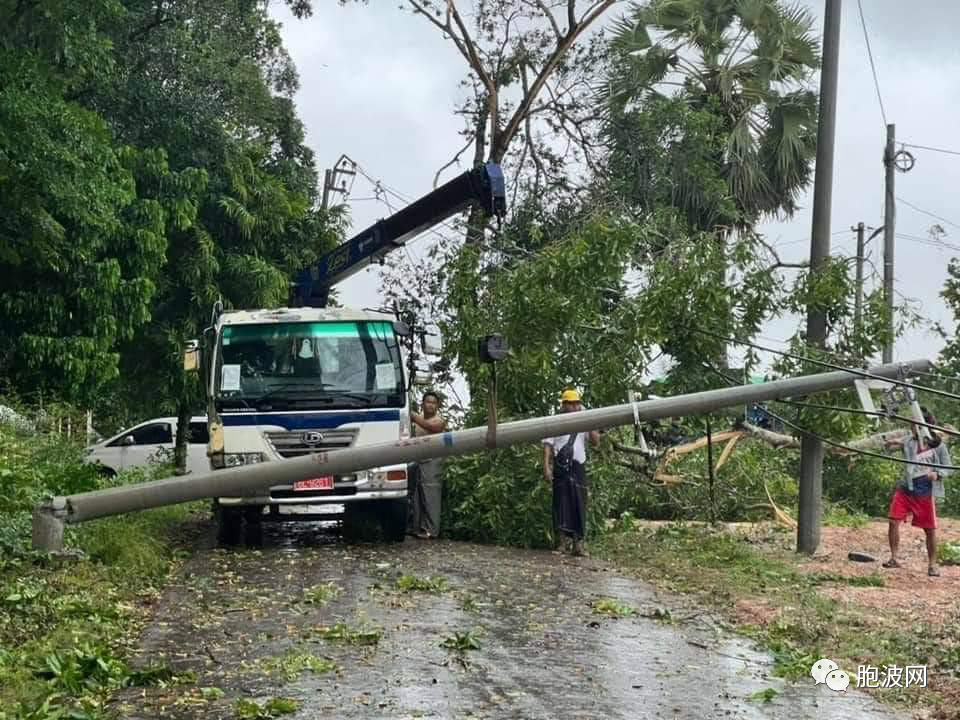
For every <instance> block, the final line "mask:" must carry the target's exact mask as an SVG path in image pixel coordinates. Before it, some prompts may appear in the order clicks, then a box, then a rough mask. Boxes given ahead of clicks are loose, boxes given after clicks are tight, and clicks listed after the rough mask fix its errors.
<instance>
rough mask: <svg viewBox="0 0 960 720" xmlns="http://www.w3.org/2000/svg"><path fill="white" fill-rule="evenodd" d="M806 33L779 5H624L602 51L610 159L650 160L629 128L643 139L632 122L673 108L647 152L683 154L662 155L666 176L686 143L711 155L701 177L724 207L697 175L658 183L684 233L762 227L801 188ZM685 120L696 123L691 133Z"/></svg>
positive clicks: (804, 18)
mask: <svg viewBox="0 0 960 720" xmlns="http://www.w3.org/2000/svg"><path fill="white" fill-rule="evenodd" d="M812 27H813V19H812V17H811V15H810V14H809V12H807V11H806V10H805V9H803V8H802V7H800V6H799V5H787V4H785V3H783V2H780V0H650V2H649V3H648V4H645V5H635V6H633V8H632V9H631V11H629V12H628V13H627V14H626V15H625V16H624V17H622V18H621V19H620V20H619V21H618V22H617V23H616V25H615V27H614V35H613V38H612V40H611V43H610V50H611V63H610V73H609V82H608V85H607V88H606V93H607V96H608V97H607V111H608V116H607V120H608V137H609V138H610V141H611V146H612V151H613V154H614V155H616V154H617V153H620V154H621V156H623V155H624V154H626V156H628V157H629V156H631V154H632V155H633V159H634V160H637V154H638V153H641V154H642V153H644V152H646V151H648V150H650V149H651V146H650V143H649V141H650V140H651V135H650V134H649V133H647V134H646V135H643V137H637V135H636V130H637V129H638V124H639V126H640V127H641V128H643V127H644V126H646V129H647V130H649V122H650V119H649V118H648V117H647V118H643V117H639V116H643V115H648V114H649V113H651V112H654V113H655V112H658V111H659V112H660V113H661V115H662V113H663V110H664V108H665V107H670V106H673V110H674V114H673V115H672V117H673V119H674V121H676V120H677V118H678V115H677V114H676V112H677V111H679V112H681V113H682V114H683V115H685V117H679V119H680V122H675V124H674V125H673V126H672V127H671V128H669V131H668V132H666V131H665V129H664V128H660V129H659V134H654V136H653V139H654V146H655V147H654V148H653V149H654V150H656V151H661V152H662V151H663V150H664V148H666V149H667V151H669V150H670V149H671V148H679V149H681V150H683V151H682V152H680V153H679V154H674V155H673V156H672V157H673V159H672V161H671V162H673V164H674V165H676V164H678V163H680V164H685V163H687V162H688V161H689V151H690V145H691V142H693V143H694V144H698V145H699V147H700V153H701V154H702V153H703V152H708V153H710V155H711V158H710V159H711V162H710V163H709V165H710V167H711V172H709V173H708V175H710V176H712V178H711V179H716V178H717V176H719V178H720V179H722V180H723V183H725V192H724V193H723V194H724V195H725V196H726V198H725V202H717V194H716V191H717V188H716V187H715V183H711V182H706V183H705V182H704V178H703V176H702V174H700V173H696V172H691V171H689V170H688V169H687V170H685V171H681V172H677V168H676V167H674V168H673V171H669V172H668V177H667V178H666V179H665V180H666V182H667V183H669V184H670V185H671V188H672V189H671V193H672V195H673V197H674V198H675V199H676V198H680V199H681V201H680V202H679V206H680V209H681V210H683V211H684V214H686V216H687V218H688V220H689V221H690V222H691V224H692V225H693V227H694V228H695V229H701V230H715V229H717V227H718V226H724V227H726V228H731V229H738V230H749V229H752V228H753V227H754V226H755V225H756V223H757V222H758V220H760V219H761V218H762V217H764V216H769V215H783V216H790V215H791V214H792V213H793V212H794V211H795V210H796V208H797V204H796V203H797V199H798V196H799V195H800V193H801V192H802V191H803V189H804V188H805V186H806V185H807V183H808V181H809V179H810V172H811V163H812V160H813V157H814V152H815V146H816V120H817V95H816V93H815V92H814V91H813V90H811V89H810V80H811V77H812V75H813V72H814V71H815V70H816V69H817V67H818V66H819V62H820V57H819V43H818V41H817V39H816V38H815V37H814V36H813V34H812ZM678 106H680V107H679V108H678ZM705 118H706V120H705ZM689 120H698V122H694V123H693V127H694V129H693V130H690V129H689V128H690V123H688V122H686V121H689ZM654 122H656V120H655V119H654ZM691 133H695V134H696V137H695V138H693V140H692V141H691V137H690V134H691ZM644 140H646V141H647V142H644ZM635 141H636V142H635ZM644 145H646V147H643V146H644ZM723 234H725V233H723Z"/></svg>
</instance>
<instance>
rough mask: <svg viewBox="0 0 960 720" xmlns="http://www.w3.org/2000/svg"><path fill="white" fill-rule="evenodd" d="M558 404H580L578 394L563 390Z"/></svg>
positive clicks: (573, 391)
mask: <svg viewBox="0 0 960 720" xmlns="http://www.w3.org/2000/svg"><path fill="white" fill-rule="evenodd" d="M560 402H577V403H578V402H580V393H578V392H577V391H576V390H564V391H563V395H561V396H560Z"/></svg>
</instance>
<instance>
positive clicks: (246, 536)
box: [243, 505, 263, 547]
mask: <svg viewBox="0 0 960 720" xmlns="http://www.w3.org/2000/svg"><path fill="white" fill-rule="evenodd" d="M243 514H244V518H245V520H246V523H245V526H244V531H243V542H244V544H246V545H247V546H248V547H259V546H261V545H263V508H262V507H260V506H259V505H254V506H251V507H248V508H246V510H245V511H244V513H243Z"/></svg>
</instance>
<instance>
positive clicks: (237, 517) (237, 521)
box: [215, 505, 243, 545]
mask: <svg viewBox="0 0 960 720" xmlns="http://www.w3.org/2000/svg"><path fill="white" fill-rule="evenodd" d="M215 514H216V519H217V543H218V544H220V545H239V544H240V527H241V521H242V519H243V516H242V515H241V514H240V509H239V508H232V507H223V506H222V505H218V506H217V509H216V513H215Z"/></svg>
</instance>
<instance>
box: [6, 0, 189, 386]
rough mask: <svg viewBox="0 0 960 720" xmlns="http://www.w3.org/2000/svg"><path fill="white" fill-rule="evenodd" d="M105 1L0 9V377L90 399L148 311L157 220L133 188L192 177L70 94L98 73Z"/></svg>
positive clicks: (159, 234) (157, 250) (158, 253)
mask: <svg viewBox="0 0 960 720" xmlns="http://www.w3.org/2000/svg"><path fill="white" fill-rule="evenodd" d="M121 16H122V11H121V10H120V9H119V8H118V7H117V6H116V5H115V4H114V3H111V2H106V1H104V2H93V3H79V2H76V3H71V2H66V1H65V2H51V3H45V4H44V7H43V8H40V7H39V5H37V4H33V3H0V23H2V24H3V25H4V27H7V28H8V32H5V33H4V34H3V38H2V40H0V275H2V276H3V278H4V283H3V288H2V290H0V345H2V349H0V376H3V377H6V378H7V379H8V380H9V381H10V383H11V386H12V387H11V389H13V390H16V391H19V392H21V393H27V394H29V393H31V392H36V391H39V392H46V393H47V394H48V396H49V395H56V396H60V397H63V398H65V399H68V400H76V401H82V402H90V401H91V400H92V399H93V397H95V395H96V390H97V388H98V387H100V386H101V385H102V383H104V382H105V381H107V380H109V379H110V378H112V377H115V376H116V373H117V354H116V345H117V343H118V342H120V341H123V340H124V339H127V338H129V337H131V336H132V335H133V333H134V332H135V331H136V330H137V329H138V328H139V327H140V326H142V324H143V323H144V322H146V321H147V319H149V317H150V306H151V303H152V302H153V300H154V297H155V292H156V281H157V272H158V269H159V266H160V264H161V263H162V259H163V255H164V251H165V224H166V221H167V217H166V214H165V211H164V208H163V206H162V204H161V203H159V202H158V201H157V199H156V198H155V197H153V196H152V195H151V194H150V193H149V192H146V191H143V192H141V188H139V187H138V185H137V182H136V178H135V173H134V168H136V167H139V168H140V169H141V172H142V175H143V176H144V177H147V176H150V177H151V178H152V181H153V182H154V184H155V185H161V184H162V185H168V186H170V187H172V188H180V187H182V186H183V185H189V184H191V182H192V181H193V179H192V178H191V177H190V176H189V173H187V174H179V173H171V172H170V171H169V168H167V167H166V166H165V165H164V163H163V162H162V157H160V156H158V155H156V154H153V153H148V152H142V151H140V150H137V149H135V148H132V147H129V146H125V145H123V144H121V143H119V142H117V141H116V138H115V137H114V136H113V134H112V133H111V132H110V129H109V127H108V125H107V124H106V123H104V122H103V120H102V119H101V118H100V117H99V116H98V115H97V114H96V113H95V112H93V111H91V110H89V109H88V108H86V107H84V106H83V105H82V104H81V103H79V102H77V100H76V99H75V98H76V97H77V96H78V94H79V93H80V92H81V90H82V88H83V87H85V86H87V85H88V84H90V83H92V82H96V81H97V79H98V77H99V74H100V73H106V72H109V71H110V68H111V66H112V65H111V55H110V52H111V45H110V41H109V39H108V38H107V37H106V36H105V35H104V34H103V33H102V31H101V27H102V26H103V25H107V24H109V23H111V22H113V21H115V20H117V19H118V18H119V17H121Z"/></svg>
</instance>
